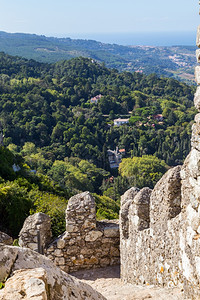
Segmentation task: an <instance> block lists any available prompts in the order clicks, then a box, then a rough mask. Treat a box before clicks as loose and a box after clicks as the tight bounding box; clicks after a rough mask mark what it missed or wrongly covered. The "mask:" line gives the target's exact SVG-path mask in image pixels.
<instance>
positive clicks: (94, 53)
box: [0, 31, 196, 84]
mask: <svg viewBox="0 0 200 300" xmlns="http://www.w3.org/2000/svg"><path fill="white" fill-rule="evenodd" d="M194 50H195V47H193V46H172V47H161V46H135V45H132V46H123V45H117V44H106V43H102V42H98V41H95V40H90V39H89V40H83V39H71V38H70V37H67V38H56V37H46V36H44V35H36V34H28V33H7V32H4V31H0V51H2V52H5V53H7V54H10V55H15V56H21V57H25V58H27V59H34V60H36V61H39V62H47V63H53V62H57V61H60V60H66V59H67V60H68V59H70V58H73V57H79V56H83V57H88V58H92V59H95V60H96V61H98V62H104V63H105V65H106V66H107V67H108V68H116V69H118V70H119V71H131V72H134V71H136V72H141V73H145V74H150V73H156V74H158V75H159V76H165V77H173V78H175V79H178V80H183V81H185V82H187V83H190V84H191V83H194V78H193V73H194V66H195V64H196V59H195V54H194V52H195V51H194Z"/></svg>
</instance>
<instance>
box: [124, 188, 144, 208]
mask: <svg viewBox="0 0 200 300" xmlns="http://www.w3.org/2000/svg"><path fill="white" fill-rule="evenodd" d="M139 191H140V189H138V188H137V187H132V188H130V189H129V190H128V191H126V192H125V193H124V195H122V197H121V207H122V206H123V205H124V204H125V203H126V202H128V201H129V200H133V199H134V197H135V196H136V195H137V193H138V192H139Z"/></svg>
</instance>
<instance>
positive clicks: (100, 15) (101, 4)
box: [0, 0, 200, 37]
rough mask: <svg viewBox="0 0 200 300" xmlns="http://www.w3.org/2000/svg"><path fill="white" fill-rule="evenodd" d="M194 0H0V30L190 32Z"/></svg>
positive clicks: (196, 8) (194, 17)
mask: <svg viewBox="0 0 200 300" xmlns="http://www.w3.org/2000/svg"><path fill="white" fill-rule="evenodd" d="M198 11H199V5H198V0H167V1H162V0H151V1H149V0H57V1H55V0H34V1H33V0H29V1H27V0H17V1H16V0H0V31H6V32H24V33H35V34H41V35H47V36H57V37H66V36H71V37H76V36H77V37H78V36H81V35H82V36H84V35H85V36H87V35H88V36H92V35H94V34H96V35H98V34H108V33H109V34H110V33H112V34H124V33H140V32H146V33H155V32H194V31H196V28H197V26H198V24H200V16H199V14H198Z"/></svg>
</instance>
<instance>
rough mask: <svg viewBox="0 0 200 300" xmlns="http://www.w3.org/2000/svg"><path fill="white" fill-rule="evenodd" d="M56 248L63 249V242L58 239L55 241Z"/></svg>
mask: <svg viewBox="0 0 200 300" xmlns="http://www.w3.org/2000/svg"><path fill="white" fill-rule="evenodd" d="M57 247H58V249H63V248H64V247H65V240H63V239H59V240H58V241H57Z"/></svg>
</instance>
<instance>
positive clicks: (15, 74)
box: [0, 53, 195, 234]
mask: <svg viewBox="0 0 200 300" xmlns="http://www.w3.org/2000/svg"><path fill="white" fill-rule="evenodd" d="M194 92H195V88H194V87H193V86H187V85H186V84H184V83H180V82H178V81H176V80H174V79H167V78H158V77H157V76H156V75H154V74H152V75H149V76H145V75H143V74H139V73H129V72H123V73H119V72H118V71H117V70H115V69H112V70H110V69H107V68H106V67H105V66H104V65H103V64H98V63H97V62H95V61H94V60H92V59H87V58H75V59H72V60H69V61H61V62H58V63H55V64H43V63H39V62H35V61H33V60H26V59H22V58H19V57H11V56H9V55H6V54H4V53H1V54H0V121H1V123H2V126H3V132H4V135H5V139H4V145H5V147H7V148H5V147H1V161H4V163H3V164H1V166H0V176H1V186H0V202H1V203H4V204H5V203H6V201H7V199H11V200H10V201H12V199H13V201H14V202H15V201H22V200H20V199H22V198H23V199H24V201H25V204H24V205H25V207H26V213H24V214H23V216H25V215H26V214H28V213H29V212H30V211H31V212H34V211H39V210H40V211H44V212H47V213H49V214H50V215H51V216H52V219H53V220H54V224H55V227H54V233H58V232H61V231H62V228H63V223H62V221H60V220H61V219H62V218H61V215H62V216H63V214H64V208H65V207H66V203H67V199H68V198H69V197H70V196H71V195H72V194H75V193H77V192H80V191H84V190H89V191H91V192H93V193H95V194H94V195H95V197H96V201H97V216H98V217H99V218H103V217H104V218H105V217H107V218H113V217H117V214H118V211H119V204H118V202H116V201H119V197H120V194H122V193H123V192H124V191H125V190H126V189H127V188H128V187H130V186H131V185H133V184H134V185H136V186H138V187H142V186H144V185H149V186H151V187H153V185H154V184H155V183H156V181H157V180H158V179H159V178H160V177H161V176H162V174H163V173H164V172H165V171H166V170H167V168H168V166H173V165H177V164H181V163H182V162H183V160H184V158H185V157H186V155H187V154H188V152H189V150H190V134H191V125H192V122H193V118H194V115H195V109H194V107H193V95H194ZM97 95H101V98H100V99H99V100H98V101H97V103H96V104H95V103H91V98H92V97H95V96H97ZM158 116H159V117H158ZM119 117H121V118H128V119H129V123H128V124H124V125H121V126H114V119H116V118H119ZM161 118H162V119H161ZM116 147H119V148H120V149H125V159H126V160H123V162H122V164H121V166H120V170H119V175H118V173H117V170H116V169H114V171H113V169H112V170H111V169H110V167H109V162H108V156H107V150H108V149H112V150H114V149H115V148H116ZM5 151H7V152H5ZM137 157H140V159H138V158H137ZM6 159H8V160H9V162H6ZM14 163H15V164H16V165H19V166H20V171H19V172H14V171H13V169H12V165H13V164H14ZM147 166H148V167H147ZM141 170H142V171H141ZM133 171H134V174H133ZM137 172H138V173H137ZM149 174H151V175H150V176H149ZM112 175H114V177H112ZM20 195H23V197H22V198H21V196H20ZM15 197H18V198H17V199H18V200H15ZM2 201H4V202H2ZM16 203H17V202H16ZM1 207H2V210H1V211H0V216H3V213H4V212H5V211H6V209H7V208H6V209H4V208H5V206H4V205H3V204H1ZM9 207H10V206H9ZM9 213H10V212H9V210H8V214H9ZM12 216H13V215H12V214H11V215H10V219H11V220H14V219H12ZM22 219H23V218H22ZM22 219H21V218H20V217H19V224H20V225H21V222H22ZM0 223H1V222H0ZM20 225H19V226H18V227H20ZM10 230H11V231H12V230H13V229H12V228H10ZM15 234H16V232H15Z"/></svg>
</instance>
